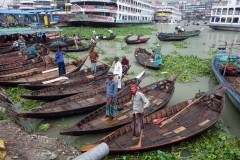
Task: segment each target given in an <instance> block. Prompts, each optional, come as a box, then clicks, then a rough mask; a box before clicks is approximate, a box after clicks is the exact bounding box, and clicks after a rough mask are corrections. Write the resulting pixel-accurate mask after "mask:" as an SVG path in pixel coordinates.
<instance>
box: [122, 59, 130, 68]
mask: <svg viewBox="0 0 240 160" xmlns="http://www.w3.org/2000/svg"><path fill="white" fill-rule="evenodd" d="M121 63H122V70H125V69H128V67H129V60H128V59H127V58H126V56H123V58H122V62H121Z"/></svg>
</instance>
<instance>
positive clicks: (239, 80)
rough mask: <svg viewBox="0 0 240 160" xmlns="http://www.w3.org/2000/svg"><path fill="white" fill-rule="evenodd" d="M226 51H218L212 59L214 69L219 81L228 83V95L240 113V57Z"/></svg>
mask: <svg viewBox="0 0 240 160" xmlns="http://www.w3.org/2000/svg"><path fill="white" fill-rule="evenodd" d="M228 56H229V52H225V51H218V52H217V53H216V55H215V56H214V57H213V60H212V70H213V72H214V74H215V76H216V78H217V80H218V82H219V83H227V84H228V85H229V87H228V90H227V97H228V99H229V100H230V102H231V103H232V105H233V106H234V107H235V108H236V110H237V111H238V113H239V114H240V57H239V56H238V55H235V54H230V57H228ZM228 58H230V60H229V64H228V67H226V72H225V75H224V76H223V72H224V69H225V66H224V65H223V64H226V62H227V60H228Z"/></svg>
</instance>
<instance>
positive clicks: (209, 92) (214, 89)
mask: <svg viewBox="0 0 240 160" xmlns="http://www.w3.org/2000/svg"><path fill="white" fill-rule="evenodd" d="M224 86H226V84H224V83H220V84H219V85H217V86H215V87H214V88H213V89H211V90H210V91H208V92H206V93H204V94H203V95H202V96H201V97H199V98H198V99H196V100H195V101H194V102H192V103H191V104H189V105H187V107H185V108H184V109H183V110H181V111H180V112H178V113H177V114H175V115H174V116H173V117H172V118H170V119H168V120H167V121H164V122H163V123H162V125H161V126H160V128H161V127H163V126H164V125H165V124H167V123H169V122H171V121H172V119H174V118H175V117H176V116H178V115H179V114H180V113H182V112H183V111H184V110H185V109H187V108H189V107H190V106H192V105H193V104H194V103H196V102H197V101H199V100H200V99H202V98H203V97H205V96H209V95H211V94H213V93H215V92H217V91H218V90H219V89H220V88H221V87H224Z"/></svg>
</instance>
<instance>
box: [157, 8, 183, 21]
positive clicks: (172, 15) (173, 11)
mask: <svg viewBox="0 0 240 160" xmlns="http://www.w3.org/2000/svg"><path fill="white" fill-rule="evenodd" d="M181 20H182V12H181V11H180V9H178V8H177V7H175V6H168V5H162V6H158V7H157V12H156V14H155V19H154V21H155V22H158V23H169V24H174V23H177V22H178V21H181Z"/></svg>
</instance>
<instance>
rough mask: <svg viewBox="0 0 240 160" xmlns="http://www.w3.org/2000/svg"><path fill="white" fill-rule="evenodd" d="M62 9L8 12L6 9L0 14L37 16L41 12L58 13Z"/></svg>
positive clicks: (0, 11)
mask: <svg viewBox="0 0 240 160" xmlns="http://www.w3.org/2000/svg"><path fill="white" fill-rule="evenodd" d="M60 10H61V9H48V10H25V11H22V10H6V9H1V10H0V14H37V13H41V12H56V11H60Z"/></svg>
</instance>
